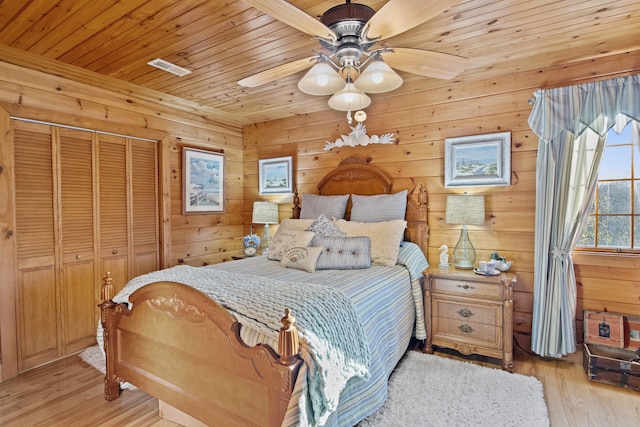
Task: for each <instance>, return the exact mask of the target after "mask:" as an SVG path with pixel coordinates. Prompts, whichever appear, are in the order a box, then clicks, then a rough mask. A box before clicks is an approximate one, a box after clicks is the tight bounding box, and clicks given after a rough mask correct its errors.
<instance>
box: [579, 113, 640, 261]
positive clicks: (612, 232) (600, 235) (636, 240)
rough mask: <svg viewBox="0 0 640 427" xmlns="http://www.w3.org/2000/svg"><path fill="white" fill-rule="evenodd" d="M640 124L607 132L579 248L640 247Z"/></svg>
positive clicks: (614, 248)
mask: <svg viewBox="0 0 640 427" xmlns="http://www.w3.org/2000/svg"><path fill="white" fill-rule="evenodd" d="M639 136H640V126H638V123H637V122H634V121H631V122H629V123H628V124H627V125H626V126H625V128H624V129H623V131H622V133H620V135H618V134H617V133H616V132H615V131H614V130H613V129H612V130H610V131H609V132H608V133H607V140H606V143H605V146H604V147H605V148H604V152H603V154H602V162H601V163H600V170H599V173H598V184H597V188H596V194H595V197H594V201H593V204H592V205H591V210H590V213H589V219H588V221H587V224H586V226H585V228H584V231H583V232H582V236H581V237H580V240H579V241H578V245H577V246H578V248H583V249H587V248H589V249H598V250H603V251H617V252H623V251H624V252H637V251H639V250H640V142H639V139H640V138H639Z"/></svg>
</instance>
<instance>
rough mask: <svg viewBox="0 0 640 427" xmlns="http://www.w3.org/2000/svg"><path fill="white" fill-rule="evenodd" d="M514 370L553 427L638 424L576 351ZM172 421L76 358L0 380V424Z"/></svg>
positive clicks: (631, 406) (635, 407)
mask: <svg viewBox="0 0 640 427" xmlns="http://www.w3.org/2000/svg"><path fill="white" fill-rule="evenodd" d="M436 354H439V355H441V356H444V357H450V358H459V357H458V356H457V355H454V354H447V353H443V352H436ZM476 363H480V364H485V365H486V364H487V363H485V362H482V361H477V362H476ZM489 366H492V367H496V366H497V365H491V364H489ZM514 371H515V372H518V373H522V374H525V375H534V376H536V377H537V378H539V379H540V380H541V381H542V383H543V384H544V389H545V397H546V399H547V404H548V407H549V418H550V420H551V425H552V426H554V427H561V426H580V427H583V426H607V427H616V426H620V427H622V426H624V427H630V426H640V392H634V391H629V390H622V389H619V388H616V387H612V386H607V385H603V384H599V383H593V382H589V381H588V380H587V379H586V377H585V373H584V371H583V369H582V354H581V353H576V354H574V355H571V356H570V357H569V358H568V359H567V360H563V361H557V360H543V359H540V358H537V357H535V356H531V355H528V354H526V353H524V352H518V353H516V354H515V369H514ZM176 425H177V424H174V423H171V422H168V421H165V420H162V419H161V418H159V416H158V401H157V400H156V399H154V398H152V397H150V396H148V395H147V394H145V393H143V392H142V391H140V390H134V391H131V390H125V391H123V393H122V395H121V397H120V398H119V399H117V400H115V401H114V402H106V401H105V400H104V399H103V382H102V374H101V373H99V372H98V371H97V370H95V369H93V368H92V367H90V366H89V365H87V364H86V363H84V362H83V361H82V360H81V359H80V357H78V356H71V357H69V358H67V359H64V360H61V361H58V362H54V363H52V364H50V365H47V366H43V367H39V368H36V369H33V370H31V371H29V372H26V373H24V374H22V375H20V376H19V377H18V378H15V379H13V380H10V381H7V382H6V383H3V384H0V426H5V427H8V426H20V427H23V426H47V427H53V426H64V427H75V426H118V427H122V426H154V427H172V426H176Z"/></svg>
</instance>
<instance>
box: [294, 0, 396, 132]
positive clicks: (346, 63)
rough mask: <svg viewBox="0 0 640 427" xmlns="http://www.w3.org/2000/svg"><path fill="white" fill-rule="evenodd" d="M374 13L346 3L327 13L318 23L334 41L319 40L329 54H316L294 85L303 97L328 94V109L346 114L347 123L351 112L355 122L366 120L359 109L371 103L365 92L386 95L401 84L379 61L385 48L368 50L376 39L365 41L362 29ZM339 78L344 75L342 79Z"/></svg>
mask: <svg viewBox="0 0 640 427" xmlns="http://www.w3.org/2000/svg"><path fill="white" fill-rule="evenodd" d="M374 14H375V11H374V10H373V9H372V8H371V7H369V6H367V5H363V4H357V3H353V4H352V3H350V2H349V1H347V3H346V4H341V5H338V6H335V7H332V8H331V9H329V10H327V11H326V12H325V13H324V14H323V15H322V18H321V22H322V23H323V24H325V25H326V26H327V27H329V28H330V29H331V30H332V31H333V32H334V33H335V34H336V38H335V39H327V38H319V40H320V44H321V45H322V47H324V48H325V49H326V50H327V51H329V52H330V54H329V55H326V54H324V53H321V52H316V55H317V63H316V64H315V65H314V66H313V67H312V68H311V69H310V70H309V71H308V72H307V73H306V74H305V75H304V77H303V78H302V79H301V80H300V82H298V88H299V89H300V90H301V91H302V92H304V93H306V94H309V95H317V96H326V95H332V96H331V98H330V99H329V107H331V108H333V109H334V110H338V111H346V112H347V120H348V121H349V123H351V111H352V110H355V109H357V110H358V114H357V117H356V120H357V121H358V122H362V121H364V120H365V119H366V114H365V113H364V111H362V109H363V108H366V107H368V106H369V105H370V104H371V98H370V97H369V96H367V94H366V93H365V92H369V93H383V92H389V91H392V90H394V89H397V88H398V87H400V86H401V85H402V78H401V77H400V76H399V75H398V74H397V73H396V72H395V71H394V70H393V69H391V67H389V66H388V65H387V64H386V63H385V62H384V61H383V60H382V54H383V53H384V52H393V51H392V50H390V49H386V48H382V49H378V50H374V51H370V49H371V47H372V46H373V45H374V44H375V43H376V42H377V41H378V38H375V39H368V38H367V36H366V32H367V30H366V28H365V26H366V24H367V22H368V21H369V19H371V17H372V16H373V15H374ZM363 58H365V59H364V60H362V59H363ZM353 70H355V71H357V73H360V75H359V77H357V78H356V79H355V81H354V80H353V79H352V78H351V75H352V71H353ZM353 74H355V72H354V73H353ZM341 75H342V76H344V75H346V76H347V78H346V80H345V79H343V78H342V77H341ZM345 82H346V84H345Z"/></svg>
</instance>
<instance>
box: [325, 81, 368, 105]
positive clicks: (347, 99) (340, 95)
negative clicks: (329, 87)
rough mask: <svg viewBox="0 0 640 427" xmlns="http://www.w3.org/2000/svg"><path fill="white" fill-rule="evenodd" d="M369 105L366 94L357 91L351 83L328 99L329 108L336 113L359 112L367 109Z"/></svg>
mask: <svg viewBox="0 0 640 427" xmlns="http://www.w3.org/2000/svg"><path fill="white" fill-rule="evenodd" d="M369 104H371V98H369V97H368V96H367V94H366V93H363V92H360V91H358V90H357V89H356V88H355V87H354V86H353V83H347V85H346V87H345V88H344V89H342V90H341V91H339V92H336V93H334V94H333V96H332V97H331V98H329V107H331V108H333V109H334V110H338V111H352V110H361V109H363V108H367V107H368V106H369Z"/></svg>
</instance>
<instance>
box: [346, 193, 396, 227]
mask: <svg viewBox="0 0 640 427" xmlns="http://www.w3.org/2000/svg"><path fill="white" fill-rule="evenodd" d="M406 210H407V190H404V191H401V192H399V193H395V194H377V195H375V196H359V195H357V194H352V195H351V221H360V222H380V221H391V220H394V219H404V214H405V212H406Z"/></svg>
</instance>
